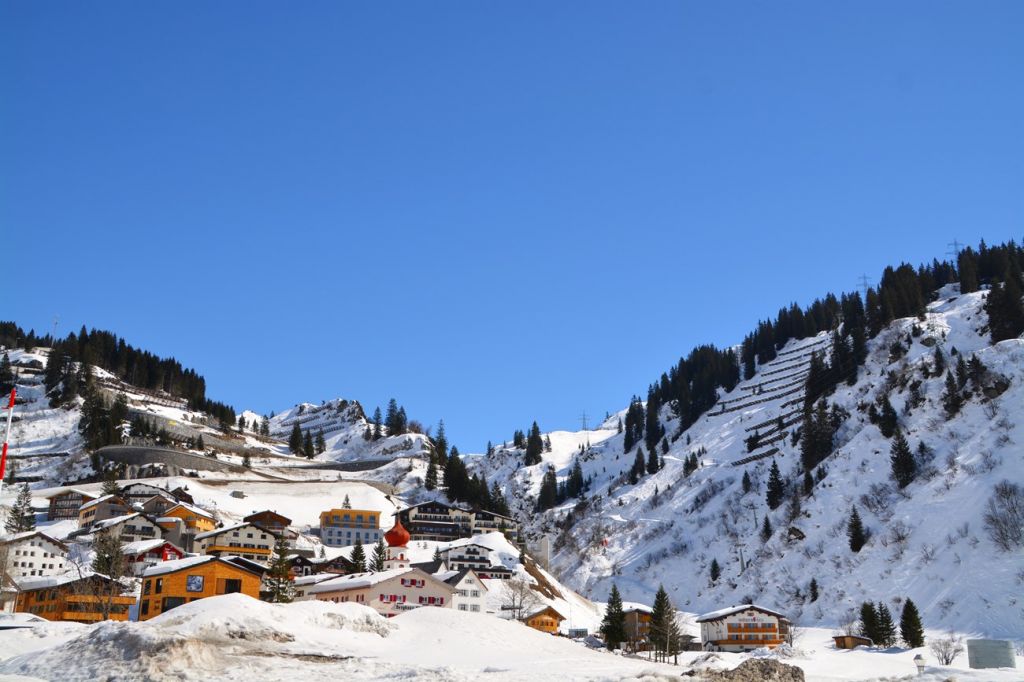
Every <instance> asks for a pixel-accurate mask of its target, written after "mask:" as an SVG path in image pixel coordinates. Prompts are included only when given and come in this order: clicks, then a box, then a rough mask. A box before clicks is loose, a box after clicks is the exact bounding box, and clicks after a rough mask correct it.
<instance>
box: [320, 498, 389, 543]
mask: <svg viewBox="0 0 1024 682" xmlns="http://www.w3.org/2000/svg"><path fill="white" fill-rule="evenodd" d="M382 534H383V531H382V530H381V528H380V512H379V511H377V510H375V509H350V508H348V507H344V506H343V507H340V508H338V509H328V510H327V511H323V512H320V540H321V541H322V542H323V543H324V544H325V545H327V546H328V547H348V546H349V545H354V544H355V543H356V539H357V538H358V539H359V540H361V541H362V543H363V544H364V545H372V544H375V543H376V542H377V541H378V540H380V538H381V537H382Z"/></svg>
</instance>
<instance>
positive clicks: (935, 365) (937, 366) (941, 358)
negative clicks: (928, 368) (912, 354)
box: [932, 345, 946, 377]
mask: <svg viewBox="0 0 1024 682" xmlns="http://www.w3.org/2000/svg"><path fill="white" fill-rule="evenodd" d="M945 371H946V356H945V355H943V353H942V348H940V347H939V346H938V345H936V346H935V352H934V353H933V354H932V375H934V376H937V377H940V376H942V373H943V372H945Z"/></svg>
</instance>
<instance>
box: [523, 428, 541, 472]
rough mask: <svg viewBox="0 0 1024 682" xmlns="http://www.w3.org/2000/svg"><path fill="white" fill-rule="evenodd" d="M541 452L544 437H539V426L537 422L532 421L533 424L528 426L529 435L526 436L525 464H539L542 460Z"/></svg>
mask: <svg viewBox="0 0 1024 682" xmlns="http://www.w3.org/2000/svg"><path fill="white" fill-rule="evenodd" d="M543 452H544V439H543V438H541V435H540V427H539V426H537V422H533V426H531V427H530V435H529V436H527V437H526V454H525V457H524V462H525V463H526V466H532V465H534V464H540V463H541V462H542V461H543V457H542V454H543Z"/></svg>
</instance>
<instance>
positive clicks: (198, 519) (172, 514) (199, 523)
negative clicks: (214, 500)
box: [160, 502, 217, 533]
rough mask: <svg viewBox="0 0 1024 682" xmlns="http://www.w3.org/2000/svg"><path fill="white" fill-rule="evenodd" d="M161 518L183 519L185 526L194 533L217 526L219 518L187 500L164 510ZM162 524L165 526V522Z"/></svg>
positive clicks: (203, 531)
mask: <svg viewBox="0 0 1024 682" xmlns="http://www.w3.org/2000/svg"><path fill="white" fill-rule="evenodd" d="M160 518H161V519H163V518H176V519H181V520H182V522H183V523H184V524H185V528H186V529H188V530H189V531H191V532H193V533H205V532H207V531H210V530H213V529H214V528H216V526H217V520H216V519H214V518H213V515H212V514H210V512H208V511H206V510H205V509H200V508H199V507H197V506H195V505H192V504H188V503H186V502H179V503H178V504H176V505H174V506H173V507H171V508H170V509H168V510H166V511H164V512H162V513H161V514H160ZM160 525H161V526H163V525H164V524H163V523H161V524H160ZM172 525H173V524H172Z"/></svg>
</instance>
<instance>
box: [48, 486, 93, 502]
mask: <svg viewBox="0 0 1024 682" xmlns="http://www.w3.org/2000/svg"><path fill="white" fill-rule="evenodd" d="M68 493H78V494H79V495H81V496H83V497H96V493H87V492H85V491H84V490H82V489H80V488H61V489H60V490H58V491H57V492H55V493H50V494H49V495H47V496H46V497H45V498H44V499H47V500H49V499H50V498H52V497H57V496H58V495H66V494H68Z"/></svg>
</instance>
